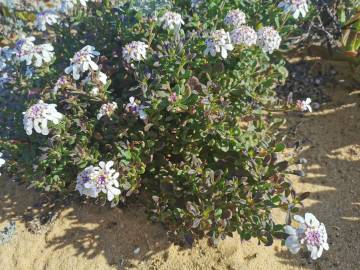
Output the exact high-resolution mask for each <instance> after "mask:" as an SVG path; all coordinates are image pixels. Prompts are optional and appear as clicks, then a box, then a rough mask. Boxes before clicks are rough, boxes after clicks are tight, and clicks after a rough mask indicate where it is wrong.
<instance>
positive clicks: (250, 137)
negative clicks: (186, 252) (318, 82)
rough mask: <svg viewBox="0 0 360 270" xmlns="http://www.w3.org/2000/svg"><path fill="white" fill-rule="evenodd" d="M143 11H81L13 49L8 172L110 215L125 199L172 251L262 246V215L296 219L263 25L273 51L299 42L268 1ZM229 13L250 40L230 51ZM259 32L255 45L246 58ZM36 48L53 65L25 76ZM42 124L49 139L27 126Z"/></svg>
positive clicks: (151, 6) (276, 74)
mask: <svg viewBox="0 0 360 270" xmlns="http://www.w3.org/2000/svg"><path fill="white" fill-rule="evenodd" d="M143 2H144V1H130V2H126V3H123V4H122V5H120V6H119V7H112V6H111V4H110V3H109V1H104V4H103V5H97V4H95V3H91V4H89V6H90V7H91V8H89V9H88V10H86V11H85V10H84V9H82V8H80V9H76V10H74V11H73V16H72V17H65V18H63V20H62V23H60V24H59V25H53V26H52V28H51V29H52V30H51V31H49V32H48V35H46V36H41V35H38V33H35V34H37V41H34V40H21V41H19V42H18V43H17V47H16V50H15V53H16V55H15V56H14V59H15V60H14V61H13V66H12V72H13V74H14V76H13V78H12V81H10V82H8V84H9V85H10V86H11V87H12V90H11V92H9V93H5V94H4V96H3V97H2V99H1V111H2V115H1V117H3V118H4V119H6V121H3V122H2V130H3V131H2V133H3V134H2V140H1V143H0V147H1V149H2V150H5V152H7V153H9V154H11V159H10V161H9V162H8V163H9V164H8V165H9V166H8V167H9V170H10V172H11V173H14V174H16V175H19V176H21V175H22V176H24V177H25V178H26V179H28V181H30V182H31V183H32V185H34V186H36V187H37V188H43V189H45V190H47V191H59V192H73V191H74V190H75V189H77V190H78V191H80V193H82V194H85V195H88V196H90V197H97V198H98V199H101V200H104V201H106V199H107V200H109V201H112V204H113V205H115V204H116V203H118V202H119V201H122V202H124V201H126V199H127V197H130V196H132V195H133V197H134V199H135V198H136V199H141V200H143V202H144V203H145V204H147V205H148V212H149V215H150V217H151V219H152V220H154V221H160V222H162V223H163V224H165V225H166V226H167V228H169V229H170V230H171V231H172V232H173V236H174V237H175V239H176V240H179V241H184V240H185V241H186V242H188V243H192V241H193V239H195V238H201V237H204V236H207V237H209V238H211V239H212V240H213V243H216V242H217V240H218V239H220V238H223V237H225V236H227V235H229V236H231V235H232V234H233V233H234V232H238V233H239V234H240V236H241V238H242V239H245V240H248V239H250V238H251V237H256V238H258V239H259V240H260V241H262V242H264V243H265V244H266V245H270V244H271V243H272V241H273V236H281V234H282V231H283V225H281V224H280V225H278V224H275V223H274V221H273V220H272V218H271V211H272V209H273V208H283V209H285V210H286V211H289V212H291V211H296V209H297V208H296V207H295V206H296V205H297V204H298V203H300V201H301V199H303V198H302V197H297V196H296V194H295V192H294V191H293V188H292V186H291V183H290V182H289V181H288V180H287V179H286V174H285V171H286V169H287V166H288V163H287V162H279V161H278V160H277V159H278V155H279V154H280V153H281V152H282V151H283V150H284V148H285V146H284V145H283V144H282V143H281V138H280V137H279V134H278V130H279V125H280V124H282V123H283V121H282V120H281V119H274V118H273V117H272V116H271V115H270V114H269V113H267V111H266V109H265V108H267V107H271V106H272V105H273V103H274V101H275V99H274V91H273V89H274V87H275V86H276V85H277V84H279V83H282V82H283V81H284V80H285V79H286V76H287V72H286V69H285V68H284V61H283V60H282V56H281V53H280V52H279V51H278V50H277V49H278V46H279V43H280V40H281V38H280V36H279V35H278V33H277V32H276V31H275V30H274V29H273V28H271V26H273V27H274V28H278V30H279V33H280V35H281V37H282V39H283V43H282V44H283V49H286V42H287V39H286V37H287V35H288V34H289V33H290V32H291V31H297V30H298V29H296V28H294V25H293V24H292V23H291V24H287V23H286V21H287V19H288V16H287V15H286V14H283V13H282V11H281V10H280V9H278V8H277V7H276V5H274V4H271V3H270V2H269V1H264V3H265V2H266V4H265V5H264V3H263V1H240V0H238V1H218V0H215V1H213V0H212V1H210V0H209V1H203V3H200V5H199V6H196V5H193V6H191V1H161V2H157V1H145V2H147V3H148V5H145V4H144V3H143ZM195 6H196V7H195ZM237 8H240V9H241V10H242V11H243V12H244V13H245V14H246V20H247V24H248V25H249V26H250V27H252V28H253V29H254V30H252V31H251V29H250V28H248V29H247V30H246V31H248V32H247V34H248V36H246V37H247V38H249V39H250V40H247V42H249V43H245V41H244V40H245V38H244V37H239V42H238V43H241V42H243V44H231V43H232V42H231V41H230V35H229V32H231V31H232V30H234V28H235V27H234V26H232V25H231V23H232V19H231V18H228V20H226V22H227V23H225V22H224V18H225V17H226V16H227V14H228V12H229V11H230V10H235V9H237ZM169 10H171V11H172V12H177V13H178V14H181V17H178V16H180V15H176V14H174V13H167V11H169ZM239 14H240V13H236V12H235V19H236V18H237V17H236V16H242V15H241V14H240V15H239ZM163 16H165V17H163ZM161 18H162V19H161ZM233 19H234V18H233ZM172 20H174V21H172ZM235 23H236V22H235ZM236 27H238V26H236ZM221 29H223V30H221ZM249 29H250V30H249ZM256 30H257V31H259V32H258V38H259V39H261V40H260V42H258V43H257V44H258V45H256V44H255V45H251V46H247V45H246V44H254V43H256V42H255V41H254V42H252V41H251V37H252V35H253V34H254V33H255V31H256ZM232 34H233V32H232ZM44 37H47V38H48V42H50V43H51V44H53V46H54V48H53V50H52V48H51V47H49V46H48V47H47V48H48V50H49V52H48V53H49V55H48V58H49V59H50V58H51V62H49V61H47V60H46V61H45V60H44V61H45V62H46V63H43V64H42V65H40V67H37V68H35V69H34V70H30V71H29V66H30V64H32V65H34V64H35V65H36V60H37V56H34V58H33V59H30V60H29V59H21V55H19V54H20V52H27V51H26V50H28V47H30V48H31V49H34V48H35V49H37V48H40V47H36V46H42V43H41V42H42V41H43V42H45V39H43V38H44ZM255 38H256V35H255ZM232 39H234V37H232ZM134 41H136V42H138V43H132V42H134ZM35 44H37V45H35ZM129 44H130V45H129ZM85 45H91V46H94V47H91V46H85ZM41 48H42V47H41ZM35 49H34V50H35ZM218 49H219V50H218ZM217 50H218V51H217ZM97 51H99V52H100V53H98V52H97ZM204 51H206V53H204ZM273 51H274V52H273ZM272 52H273V53H272ZM52 53H54V54H55V55H54V57H52ZM271 53H272V54H271ZM26 56H27V54H26ZM70 58H72V60H71V61H72V62H71V63H70V60H69V59H70ZM84 59H85V60H84ZM22 60H24V61H28V64H29V65H28V66H26V64H25V63H24V62H23V61H22ZM84 61H85V62H86V63H87V64H86V65H85V64H83V63H84ZM93 61H94V62H93ZM79 63H81V64H79ZM26 68H27V69H28V76H24V71H25V70H26ZM64 70H65V71H66V73H68V74H66V73H65V72H64ZM105 74H106V75H105ZM59 78H60V79H59ZM39 100H41V101H42V102H43V103H39ZM10 101H11V102H10ZM114 102H115V103H114ZM50 104H54V105H50ZM55 104H56V105H57V106H56V108H55ZM31 106H32V107H31ZM25 111H26V112H27V113H26V115H25V118H24V115H23V114H22V112H25ZM39 111H41V112H44V113H45V112H46V114H47V118H46V119H47V120H46V121H45V122H47V123H48V124H49V127H50V128H49V130H48V129H47V128H46V127H45V123H44V122H40V126H39V127H37V124H38V123H35V122H34V121H33V120H34V119H33V118H32V117H33V116H34V115H37V114H38V113H39ZM35 118H36V117H35ZM23 119H25V122H24V124H25V126H26V131H27V133H28V135H27V134H26V133H25V132H24V128H23V126H22V121H23ZM9 127H11V128H10V129H9ZM33 128H35V131H33ZM39 133H42V134H39ZM101 161H104V162H101ZM109 161H113V162H109ZM99 162H101V163H100V164H99ZM98 164H99V166H98ZM136 194H140V195H141V196H137V195H136ZM134 195H135V196H134ZM290 195H292V196H290Z"/></svg>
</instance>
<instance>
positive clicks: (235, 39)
mask: <svg viewBox="0 0 360 270" xmlns="http://www.w3.org/2000/svg"><path fill="white" fill-rule="evenodd" d="M230 38H231V42H232V43H233V44H235V45H245V46H253V45H256V42H257V33H256V31H255V30H254V29H253V28H252V27H250V26H247V25H242V26H240V27H239V28H236V29H234V30H233V31H231V32H230Z"/></svg>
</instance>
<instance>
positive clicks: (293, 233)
mask: <svg viewBox="0 0 360 270" xmlns="http://www.w3.org/2000/svg"><path fill="white" fill-rule="evenodd" d="M294 219H295V220H296V221H297V222H299V223H300V227H299V228H294V227H292V226H290V225H287V226H285V233H287V234H288V235H289V236H288V237H287V238H286V241H285V245H286V247H287V248H288V249H289V250H290V252H291V253H293V254H296V253H298V252H299V250H300V248H301V245H305V246H306V247H307V249H308V251H310V252H311V258H312V259H313V260H316V259H318V258H320V256H321V255H322V253H323V250H324V249H325V250H328V249H329V244H328V243H327V238H328V236H327V233H326V228H325V225H324V224H323V223H320V222H319V221H318V220H317V219H316V217H315V216H314V215H313V214H311V213H306V214H305V218H303V217H301V216H298V215H295V216H294Z"/></svg>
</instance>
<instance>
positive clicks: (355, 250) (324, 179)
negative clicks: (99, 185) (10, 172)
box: [0, 85, 360, 270]
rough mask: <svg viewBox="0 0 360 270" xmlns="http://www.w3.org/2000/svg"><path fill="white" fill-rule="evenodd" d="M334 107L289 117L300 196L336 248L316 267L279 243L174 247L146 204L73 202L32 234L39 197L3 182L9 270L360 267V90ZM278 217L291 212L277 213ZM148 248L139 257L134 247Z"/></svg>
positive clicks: (1, 220) (4, 263)
mask: <svg viewBox="0 0 360 270" xmlns="http://www.w3.org/2000/svg"><path fill="white" fill-rule="evenodd" d="M328 94H329V95H330V96H332V97H333V100H334V101H333V102H332V103H330V104H328V105H326V106H324V107H323V108H322V109H321V110H320V111H318V112H315V113H312V114H306V115H305V116H301V115H300V114H298V113H290V114H289V115H286V117H287V118H288V124H287V125H288V131H289V132H288V133H289V134H288V140H289V142H295V141H296V140H301V147H300V154H301V156H302V157H304V158H306V159H307V160H308V164H307V165H306V168H305V171H306V172H307V175H306V177H304V178H302V179H300V180H299V179H296V178H293V181H294V183H295V185H296V187H297V190H298V191H299V192H304V191H310V192H311V195H310V198H309V199H307V200H306V202H305V209H302V210H301V212H302V213H304V212H305V211H310V212H313V213H314V214H315V215H316V216H317V217H318V218H319V219H320V220H321V221H322V222H324V223H325V224H326V226H327V230H328V234H329V242H330V251H329V252H326V253H325V254H324V255H323V257H322V258H321V259H319V260H318V261H316V262H310V261H308V259H307V258H306V256H305V255H304V254H298V255H291V254H290V253H289V252H288V251H286V249H285V248H284V247H282V246H281V244H280V242H279V241H276V242H275V244H274V245H273V246H271V247H263V246H259V245H257V241H250V242H246V243H241V242H240V240H239V238H233V239H226V240H225V241H223V242H221V244H220V246H219V247H218V248H217V249H215V248H211V247H209V246H208V245H207V243H206V242H205V241H202V242H200V243H198V244H197V246H196V247H195V248H193V249H191V250H189V249H187V250H181V249H180V248H179V247H177V246H174V245H173V244H171V243H169V242H168V241H167V239H166V232H165V231H164V230H163V228H162V227H161V226H160V225H153V224H151V223H150V222H149V221H147V219H146V216H145V214H144V210H143V209H142V208H141V207H140V206H136V207H135V208H134V207H132V209H109V208H107V207H99V206H95V205H91V204H90V205H86V204H85V205H78V204H71V205H69V207H68V208H67V209H66V210H64V211H62V212H61V213H60V216H59V217H58V218H57V219H56V221H55V223H54V224H53V225H52V226H51V227H50V230H49V231H48V232H47V233H45V234H40V235H36V234H33V233H30V232H29V231H28V229H27V228H26V227H25V224H26V221H24V218H23V216H24V215H26V214H27V213H35V212H36V207H34V205H36V203H37V202H38V201H39V194H37V193H35V192H31V191H29V190H26V189H25V187H24V186H18V185H17V184H15V183H13V182H11V181H9V180H7V179H2V180H0V199H1V200H0V228H3V227H4V226H5V225H6V224H7V222H8V221H10V220H16V225H17V234H16V236H15V237H14V238H13V239H12V241H11V242H10V243H8V244H6V245H4V246H0V265H1V266H0V268H1V269H2V270H13V269H16V270H32V269H34V270H40V269H46V270H62V269H66V270H67V269H76V270H81V269H86V270H92V269H101V270H106V269H141V270H147V269H154V270H155V269H156V270H157V269H159V270H165V269H166V270H188V269H191V270H192V269H194V270H196V269H199V270H200V269H201V270H205V269H206V270H207V269H210V270H218V269H219V270H238V269H241V270H255V269H256V270H258V269H270V270H272V269H277V270H285V269H289V270H291V269H297V270H299V269H316V270H321V269H322V270H325V269H326V270H328V269H340V270H357V269H360V262H359V257H360V244H359V242H360V187H359V184H358V183H359V181H360V166H359V165H360V91H359V92H358V93H357V92H352V93H350V91H349V89H348V88H347V86H346V85H344V86H343V87H340V88H339V87H337V89H329V91H328ZM275 217H276V218H277V219H280V220H281V219H282V218H283V213H279V212H277V213H275ZM137 248H140V252H139V253H138V254H134V250H135V249H137Z"/></svg>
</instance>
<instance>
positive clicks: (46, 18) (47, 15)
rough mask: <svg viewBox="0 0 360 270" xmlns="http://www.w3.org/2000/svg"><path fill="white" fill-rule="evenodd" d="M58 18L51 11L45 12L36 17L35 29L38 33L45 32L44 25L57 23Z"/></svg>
mask: <svg viewBox="0 0 360 270" xmlns="http://www.w3.org/2000/svg"><path fill="white" fill-rule="evenodd" d="M58 19H59V16H58V15H57V14H56V13H55V12H54V11H52V10H46V11H44V12H40V13H38V14H37V15H36V20H35V27H36V28H37V29H39V30H40V31H46V24H48V25H53V24H56V23H58Z"/></svg>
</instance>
